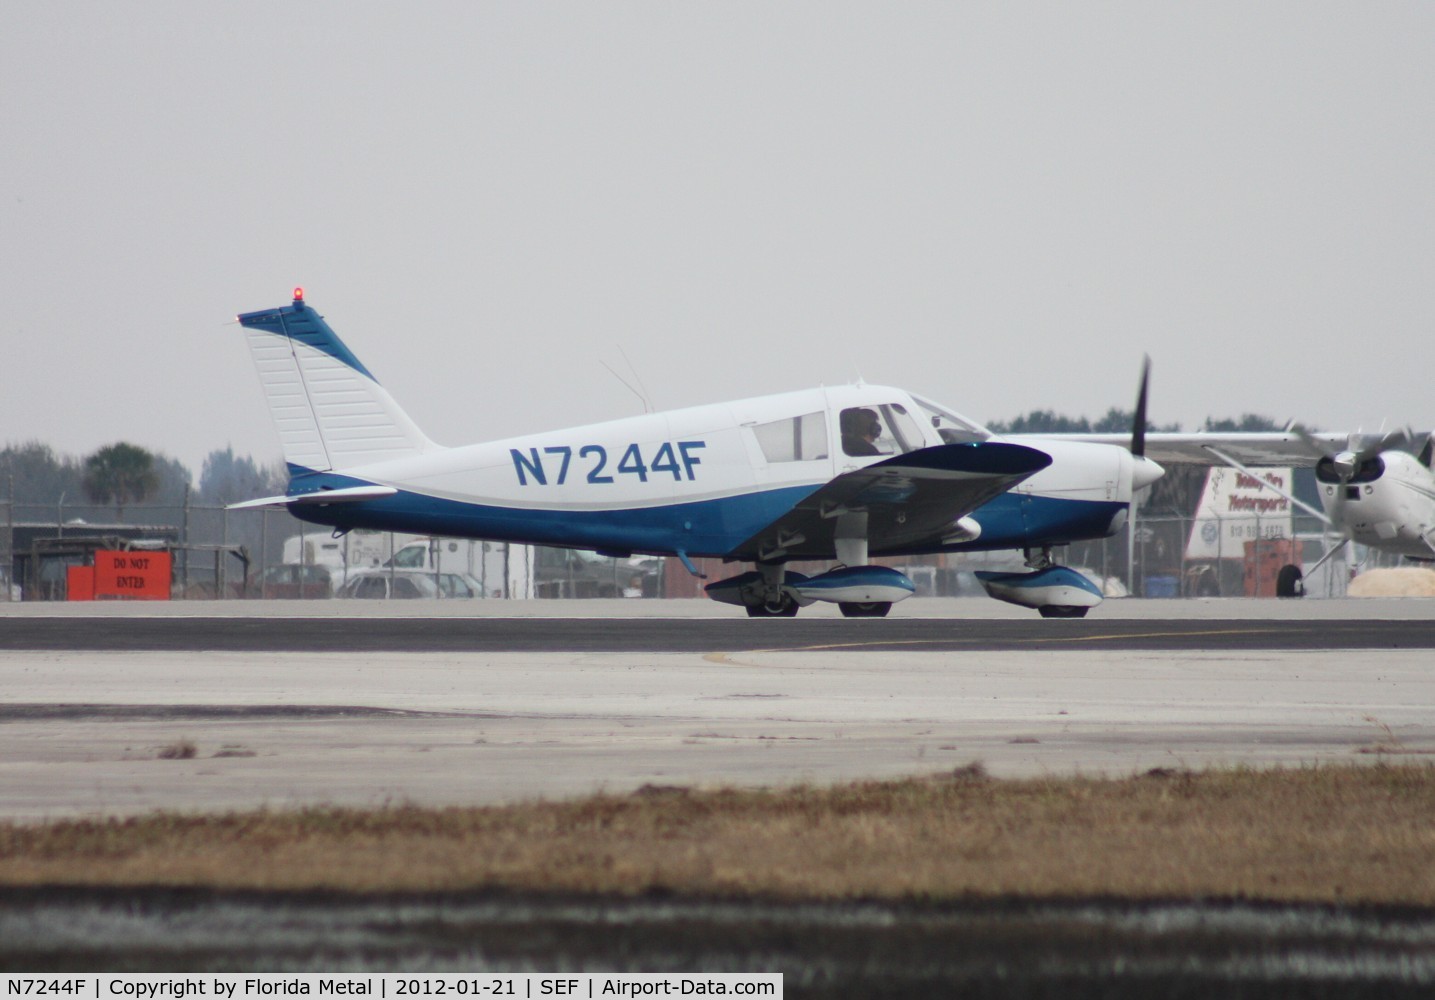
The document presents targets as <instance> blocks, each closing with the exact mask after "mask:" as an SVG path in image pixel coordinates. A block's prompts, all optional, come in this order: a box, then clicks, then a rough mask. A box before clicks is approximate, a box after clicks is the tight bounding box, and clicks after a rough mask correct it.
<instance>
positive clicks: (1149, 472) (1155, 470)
mask: <svg viewBox="0 0 1435 1000" xmlns="http://www.w3.org/2000/svg"><path fill="white" fill-rule="evenodd" d="M1150 381H1151V356H1150V355H1149V354H1148V355H1146V356H1144V357H1143V358H1142V359H1141V388H1140V389H1138V390H1137V392H1136V413H1135V415H1134V416H1133V417H1132V418H1131V490H1132V492H1133V493H1134V492H1135V491H1136V490H1139V489H1141V488H1142V487H1144V486H1150V485H1151V484H1152V483H1154V482H1155V481H1156V480H1158V479H1160V478H1161V477H1162V476H1164V475H1165V474H1166V470H1165V469H1163V468H1161V466H1160V465H1158V464H1157V463H1156V462H1153V461H1151V459H1149V458H1147V457H1146V389H1147V386H1148V384H1149V383H1150Z"/></svg>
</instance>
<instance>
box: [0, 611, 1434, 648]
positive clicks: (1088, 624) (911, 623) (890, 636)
mask: <svg viewBox="0 0 1435 1000" xmlns="http://www.w3.org/2000/svg"><path fill="white" fill-rule="evenodd" d="M1193 648H1197V649H1204V650H1319V649H1340V650H1356V649H1425V650H1429V649H1435V619H1427V620H1423V621H1421V620H1403V621H1379V620H1374V621H1373V620H1320V621H1309V620H1284V621H1282V620H1270V621H1251V620H1242V619H1214V620H1207V621H1189V620H1156V619H1150V620H1147V619H1115V620H1103V619H1094V620H1093V619H1086V620H1080V621H1063V620H1056V621H1049V620H1043V619H1040V618H1037V617H1036V616H1032V617H1031V618H1029V619H1024V620H1020V621H1011V620H995V621H994V620H983V619H951V620H935V619H922V618H887V619H878V620H863V619H837V620H833V619H808V620H802V619H757V620H751V621H749V620H747V619H739V620H730V619H712V618H702V619H687V618H672V619H661V618H607V619H594V618H579V619H552V618H477V619H462V618H291V617H286V618H232V617H227V618H218V617H216V618H207V617H193V618H190V617H185V618H174V617H138V618H85V619H76V618H20V619H11V620H5V621H3V624H0V649H8V650H88V651H96V652H101V651H109V652H124V651H136V650H145V651H154V652H160V651H170V652H177V651H200V650H223V651H226V652H246V653H267V652H281V651H282V652H303V653H322V652H388V653H499V652H503V653H583V652H608V653H707V652H712V651H715V650H720V651H736V650H746V649H762V650H793V651H801V650H850V651H853V652H859V651H869V652H891V651H899V650H926V651H933V652H943V651H945V652H958V651H987V650H1011V649H1029V650H1032V651H1034V652H1035V651H1042V650H1048V651H1050V650H1083V649H1103V650H1149V651H1162V650H1165V651H1173V650H1186V649H1193Z"/></svg>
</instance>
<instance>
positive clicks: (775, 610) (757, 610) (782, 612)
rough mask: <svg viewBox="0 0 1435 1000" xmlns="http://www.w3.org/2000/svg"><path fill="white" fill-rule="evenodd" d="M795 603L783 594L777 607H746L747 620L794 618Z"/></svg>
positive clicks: (796, 606) (753, 605) (795, 611)
mask: <svg viewBox="0 0 1435 1000" xmlns="http://www.w3.org/2000/svg"><path fill="white" fill-rule="evenodd" d="M797 608H798V605H797V602H796V601H795V600H793V599H792V598H791V597H790V596H789V595H787V594H783V595H782V601H781V602H780V603H779V604H778V605H777V607H770V606H769V605H766V604H749V605H747V616H748V617H749V618H796V617H797Z"/></svg>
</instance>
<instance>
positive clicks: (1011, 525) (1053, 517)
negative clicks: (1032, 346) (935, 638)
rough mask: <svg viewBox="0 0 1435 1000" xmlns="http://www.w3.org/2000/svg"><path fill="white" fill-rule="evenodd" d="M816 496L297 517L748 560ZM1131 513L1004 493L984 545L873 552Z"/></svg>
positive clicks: (1007, 535) (1013, 543) (447, 506)
mask: <svg viewBox="0 0 1435 1000" xmlns="http://www.w3.org/2000/svg"><path fill="white" fill-rule="evenodd" d="M291 471H292V472H294V473H296V474H301V473H304V472H306V471H307V470H301V469H300V468H298V467H297V466H296V467H292V468H291ZM360 485H365V483H364V481H362V480H358V479H353V478H350V477H347V476H342V475H335V474H332V473H309V474H307V475H298V476H296V480H295V482H294V483H293V486H292V488H291V491H292V492H296V493H297V492H310V491H312V490H317V489H320V488H329V489H339V488H342V487H345V486H360ZM819 485H820V484H819ZM818 488H819V486H818V485H814V486H789V487H783V488H779V489H772V490H763V491H760V492H753V493H743V494H741V495H738V496H733V497H722V498H719V499H713V500H700V501H694V502H692V503H673V504H661V505H655V506H652V507H639V508H633V509H625V510H544V509H526V508H517V507H503V506H498V505H491V504H476V503H465V502H462V501H458V500H448V499H444V498H440V497H432V496H427V495H425V494H422V493H413V492H408V491H400V492H399V493H398V494H397V495H395V496H392V497H386V498H384V499H382V500H368V501H364V502H362V503H341V504H333V505H331V506H325V507H316V506H309V505H294V506H293V507H291V508H290V509H291V512H292V513H293V514H294V515H295V516H296V517H298V518H300V519H302V520H305V521H309V522H311V523H313V524H322V525H328V526H331V527H336V528H343V529H348V528H368V529H373V530H377V531H402V532H412V533H428V534H434V535H445V536H451V537H458V538H484V539H490V540H493V541H509V542H521V543H526V544H532V545H554V546H560V547H566V548H591V549H610V550H614V551H632V552H654V553H672V552H686V553H687V554H689V555H691V556H734V555H738V556H744V557H751V555H752V554H751V553H738V552H735V551H734V550H735V549H736V548H737V547H738V546H739V545H741V544H742V543H743V542H745V541H746V540H747V539H749V538H752V537H753V536H754V535H756V534H757V533H758V532H759V531H761V530H762V529H763V528H764V527H766V526H767V525H769V524H771V523H772V522H773V521H775V520H777V519H778V518H779V517H781V516H782V515H783V514H786V513H787V512H788V511H789V510H791V509H792V508H793V507H794V506H796V505H797V504H798V503H800V502H801V501H802V500H803V499H805V498H806V497H808V496H810V495H811V494H812V493H813V492H814V491H815V490H817V489H818ZM1125 506H1126V505H1125V504H1123V503H1120V502H1116V501H1090V500H1063V499H1056V498H1052V497H1039V496H1018V495H1015V494H1011V493H1006V494H1003V495H1002V496H999V497H997V498H996V499H995V500H992V501H990V502H989V503H987V504H985V505H983V506H982V507H980V508H978V509H977V510H976V511H975V512H974V513H973V514H972V517H974V518H975V519H976V520H977V521H978V522H979V523H980V524H981V526H982V534H981V537H980V538H979V539H977V540H976V541H975V542H968V543H964V544H960V545H944V546H938V545H925V546H916V547H912V546H908V547H902V548H894V549H882V548H879V547H878V546H875V545H874V546H873V547H872V550H871V552H872V554H873V555H874V556H876V555H908V554H917V553H924V552H955V551H977V550H987V549H1009V548H1020V547H1023V546H1031V545H1043V544H1062V543H1065V542H1070V541H1077V540H1081V539H1085V538H1103V537H1105V536H1107V535H1109V534H1110V533H1111V524H1112V519H1113V518H1114V517H1115V516H1116V514H1117V513H1119V512H1120V511H1122V510H1124V509H1125Z"/></svg>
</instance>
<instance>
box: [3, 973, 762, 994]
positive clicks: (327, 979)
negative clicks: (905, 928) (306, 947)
mask: <svg viewBox="0 0 1435 1000" xmlns="http://www.w3.org/2000/svg"><path fill="white" fill-rule="evenodd" d="M0 980H3V981H4V987H3V996H5V997H44V998H46V1000H84V998H89V1000H188V998H191V997H204V998H206V1000H209V998H215V997H217V998H219V1000H251V998H259V997H293V996H312V997H378V998H379V1000H393V998H403V1000H408V998H411V997H414V998H431V997H451V998H452V997H514V998H518V997H523V998H526V997H565V998H572V997H590V998H591V997H599V998H601V997H780V996H782V976H781V975H780V974H777V973H732V972H728V973H713V974H712V975H707V974H703V973H693V974H691V975H689V974H672V973H648V972H613V973H578V974H571V975H570V974H566V973H564V974H560V973H553V974H548V973H543V974H538V973H519V974H510V973H502V972H474V973H456V972H452V973H444V974H441V975H427V974H426V975H422V976H405V975H396V974H392V973H385V974H383V975H332V976H330V975H323V974H320V973H292V974H286V973H268V974H254V975H248V974H225V975H191V974H185V975H160V974H154V973H130V974H125V973H115V974H109V973H85V974H82V975H66V976H53V975H44V974H32V975H24V974H13V973H12V974H0Z"/></svg>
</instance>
